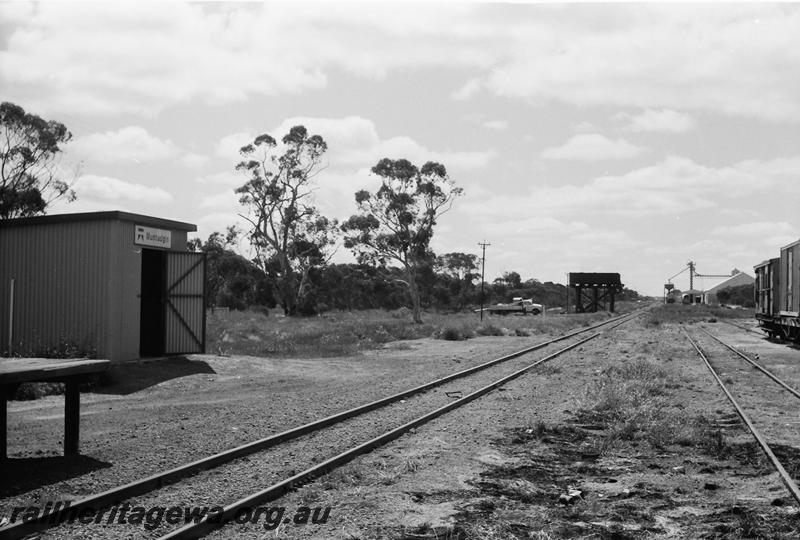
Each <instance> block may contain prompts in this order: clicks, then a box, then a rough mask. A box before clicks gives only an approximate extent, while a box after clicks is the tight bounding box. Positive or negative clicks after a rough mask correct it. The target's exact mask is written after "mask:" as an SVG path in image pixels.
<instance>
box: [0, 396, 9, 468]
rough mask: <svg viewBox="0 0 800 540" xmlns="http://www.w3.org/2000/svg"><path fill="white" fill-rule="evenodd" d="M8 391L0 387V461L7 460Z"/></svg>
mask: <svg viewBox="0 0 800 540" xmlns="http://www.w3.org/2000/svg"><path fill="white" fill-rule="evenodd" d="M7 437H8V390H7V389H6V386H5V385H0V461H5V460H6V458H8V439H7Z"/></svg>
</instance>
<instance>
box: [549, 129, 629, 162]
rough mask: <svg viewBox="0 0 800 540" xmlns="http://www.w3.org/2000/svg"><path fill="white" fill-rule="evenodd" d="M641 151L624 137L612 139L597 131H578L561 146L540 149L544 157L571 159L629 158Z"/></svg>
mask: <svg viewBox="0 0 800 540" xmlns="http://www.w3.org/2000/svg"><path fill="white" fill-rule="evenodd" d="M641 153H642V149H641V148H639V147H638V146H636V145H634V144H631V143H629V142H628V141H626V140H624V139H616V140H612V139H609V138H608V137H605V136H603V135H600V134H599V133H579V134H577V135H574V136H573V137H572V138H570V139H569V140H568V141H567V142H565V143H564V144H562V145H561V146H555V147H551V148H546V149H544V150H543V151H542V154H541V155H542V157H543V158H545V159H573V160H582V161H600V160H607V159H629V158H632V157H636V156H638V155H639V154H641Z"/></svg>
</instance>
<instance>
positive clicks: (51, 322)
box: [0, 211, 205, 360]
mask: <svg viewBox="0 0 800 540" xmlns="http://www.w3.org/2000/svg"><path fill="white" fill-rule="evenodd" d="M195 230H197V228H196V227H195V225H192V224H190V223H183V222H179V221H172V220H167V219H161V218H155V217H151V216H143V215H139V214H131V213H127V212H119V211H113V212H92V213H79V214H64V215H50V216H40V217H33V218H22V219H11V220H5V221H0V261H1V264H0V352H3V353H5V354H9V353H10V354H14V355H28V356H52V355H53V354H57V353H58V352H59V351H62V352H67V351H66V350H67V349H71V350H72V351H73V352H76V351H77V352H83V353H88V354H93V355H95V356H96V357H97V358H108V359H110V360H127V359H133V358H138V357H140V356H141V355H142V354H141V353H142V349H143V345H145V344H146V342H148V339H152V335H150V334H158V333H160V332H162V331H163V332H164V333H165V334H166V332H167V327H168V326H169V325H172V324H177V325H179V326H180V325H181V322H180V320H183V321H184V323H186V324H184V326H185V327H189V330H190V331H188V332H186V331H184V332H183V333H181V332H173V333H172V334H171V335H170V336H167V335H165V336H164V337H163V339H162V338H160V337H157V339H156V342H157V343H163V344H164V346H162V347H161V348H160V349H159V348H158V347H156V348H151V349H150V351H149V352H150V353H151V355H155V356H158V355H161V354H168V353H169V352H170V351H171V350H172V349H179V348H180V347H177V345H183V346H185V347H186V348H185V349H184V350H180V351H178V350H175V351H174V352H200V351H202V349H204V343H202V342H203V341H204V332H205V320H204V313H205V310H204V307H205V306H204V305H203V302H202V298H199V297H198V291H199V294H200V295H202V292H203V285H204V280H205V277H204V265H199V266H200V269H199V271H196V272H190V273H189V274H188V275H186V276H183V273H184V272H185V270H186V269H187V264H190V263H191V264H195V263H197V261H198V260H202V259H203V256H202V254H196V253H190V252H188V251H187V246H186V240H187V233H188V232H190V231H195ZM159 253H161V254H162V255H160V256H158V257H150V258H147V257H144V256H143V255H152V254H159ZM181 257H183V258H184V259H186V260H183V261H181V260H179V259H180V258H181ZM187 258H190V259H191V261H189V260H188V259H187ZM149 259H153V260H155V261H156V263H152V264H151V263H147V262H146V260H149ZM176 261H177V262H176ZM153 264H156V265H162V266H163V268H158V267H157V266H153ZM143 268H144V269H145V272H143ZM153 276H155V278H153ZM159 276H163V277H159ZM170 279H171V280H172V282H169V281H167V280H170ZM176 280H177V282H176ZM189 282H191V283H190V284H188V283H189ZM168 283H169V285H167V284H168ZM173 285H174V287H173V291H172V292H173V296H174V297H175V298H174V300H175V303H178V304H180V302H181V301H182V302H183V304H184V306H180V305H179V306H178V309H177V310H176V311H177V312H178V315H177V316H176V315H175V314H173V313H172V312H171V311H170V309H171V308H170V302H169V301H168V300H169V298H168V296H169V295H168V293H169V292H170V291H168V289H169V287H171V286H173ZM176 289H180V292H181V295H184V296H182V297H181V298H185V300H179V298H178V295H177V294H175V293H174V291H175V290H176ZM143 292H144V293H145V294H143ZM146 296H149V297H153V298H158V299H160V300H161V303H162V306H161V307H158V306H157V303H156V302H152V303H151V304H147V303H146V302H145V300H144V298H145V297H146ZM198 299H199V304H198ZM189 304H191V305H189ZM187 306H188V307H187ZM181 309H183V310H184V311H185V312H184V313H181V312H180V310H181ZM153 310H156V311H153ZM159 310H163V311H164V312H165V313H164V314H160V312H159ZM153 318H155V319H157V320H158V321H159V322H160V327H158V326H151V328H150V329H149V331H148V332H142V331H141V328H142V322H143V321H145V323H146V322H147V320H149V319H153ZM186 319H189V320H188V322H187V320H186ZM175 321H178V322H177V323H176V322H175ZM201 327H202V328H201ZM182 329H183V330H186V329H185V328H182ZM183 334H194V335H195V337H198V339H194V340H191V339H188V338H186V336H185V335H183ZM198 334H200V336H202V337H199V336H198ZM168 342H169V343H170V345H175V346H176V347H172V348H170V347H167V346H166V344H167V343H168ZM198 342H200V343H198ZM146 348H147V347H145V349H146ZM146 352H147V351H146ZM153 353H160V354H153Z"/></svg>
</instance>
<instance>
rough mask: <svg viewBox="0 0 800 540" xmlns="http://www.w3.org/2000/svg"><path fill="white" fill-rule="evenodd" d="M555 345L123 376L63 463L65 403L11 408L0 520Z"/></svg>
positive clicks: (102, 396)
mask: <svg viewBox="0 0 800 540" xmlns="http://www.w3.org/2000/svg"><path fill="white" fill-rule="evenodd" d="M601 318H602V317H601V316H599V315H597V316H587V317H582V318H580V319H576V320H575V323H576V325H577V326H578V327H580V325H581V324H583V323H584V321H590V320H600V319H601ZM552 337H556V335H549V334H539V335H536V336H532V337H528V338H525V337H481V338H476V339H471V340H469V341H462V342H445V341H437V340H431V339H423V340H413V341H405V342H393V343H389V344H387V346H386V347H385V348H384V349H381V350H377V351H370V352H368V353H365V354H361V355H358V356H356V357H349V358H320V359H263V358H254V357H215V356H211V355H197V356H191V357H189V358H188V359H170V360H158V361H150V362H142V363H137V364H131V365H126V366H121V367H116V368H115V369H116V372H115V373H114V374H113V375H114V378H115V381H116V382H115V384H113V385H112V386H109V387H106V388H103V389H101V390H99V391H98V393H85V394H82V396H81V400H82V409H81V430H82V433H81V451H82V456H80V457H77V458H64V457H62V456H60V455H59V454H60V452H61V449H60V446H61V438H62V431H61V430H62V422H63V420H62V418H63V416H62V415H63V398H61V397H60V396H49V397H47V398H43V399H40V400H37V401H32V402H11V403H10V404H9V455H10V457H11V458H12V459H11V462H10V465H9V467H8V468H7V469H6V471H7V472H8V475H6V477H7V478H9V480H10V481H9V482H4V483H3V486H2V497H3V498H2V501H0V505H1V506H0V513H2V514H5V513H10V510H11V509H12V508H14V507H18V506H27V505H40V504H43V503H44V502H45V501H55V500H72V499H76V498H80V497H82V496H86V495H88V494H91V493H97V492H99V491H102V490H104V489H108V488H110V487H113V486H117V485H120V484H123V483H126V482H129V481H132V480H135V479H138V478H142V477H144V476H147V475H149V474H153V473H155V472H158V471H160V470H164V469H166V468H169V467H173V466H176V465H179V464H181V463H185V462H187V461H191V460H194V459H198V458H200V457H204V456H207V455H210V454H213V453H215V452H219V451H221V450H225V449H228V448H231V447H233V446H237V445H239V444H243V443H245V442H249V441H252V440H255V439H258V438H261V437H264V436H267V435H269V434H271V433H276V432H279V431H284V430H286V429H289V428H291V427H294V426H297V425H301V424H304V423H306V422H308V421H311V420H314V419H317V418H320V417H323V416H327V415H329V414H332V413H334V412H338V411H341V410H344V409H347V408H350V407H353V406H356V405H359V404H362V403H365V402H368V401H371V400H373V399H376V398H378V397H382V396H383V395H385V394H388V393H392V392H397V391H400V390H404V389H406V388H410V387H413V386H415V385H418V384H421V383H423V382H427V381H429V380H432V379H435V378H437V377H440V376H443V375H445V374H448V373H451V372H453V371H458V370H461V369H464V368H466V367H469V366H472V365H476V364H479V363H482V362H485V361H487V360H490V359H492V358H496V357H498V356H500V355H502V354H507V353H509V352H512V351H516V350H519V349H521V348H524V347H527V346H530V345H532V344H535V343H539V342H541V341H545V340H546V339H549V338H552ZM100 392H102V393H100ZM301 451H302V450H301ZM287 452H288V451H287ZM286 461H289V462H290V463H293V462H295V461H299V458H297V457H295V456H294V455H292V454H288V458H287V459H286Z"/></svg>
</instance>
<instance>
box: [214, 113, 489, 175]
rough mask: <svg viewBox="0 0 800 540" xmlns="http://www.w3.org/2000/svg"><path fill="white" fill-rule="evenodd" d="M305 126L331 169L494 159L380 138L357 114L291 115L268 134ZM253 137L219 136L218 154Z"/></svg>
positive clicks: (476, 163) (234, 150)
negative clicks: (322, 145)
mask: <svg viewBox="0 0 800 540" xmlns="http://www.w3.org/2000/svg"><path fill="white" fill-rule="evenodd" d="M297 125H302V126H305V127H306V129H307V130H308V132H309V134H312V135H313V134H317V135H321V136H322V138H323V139H325V142H326V143H327V144H328V151H327V153H326V154H325V158H324V159H325V160H326V162H327V163H328V164H329V165H330V167H331V168H334V169H343V168H344V169H349V170H354V169H359V168H363V167H367V166H369V167H371V166H372V165H375V164H376V163H377V162H378V161H379V160H380V159H382V158H384V157H388V158H392V159H399V158H406V159H408V160H409V161H411V162H412V163H415V164H417V165H422V164H423V163H425V162H426V161H438V162H440V163H442V164H444V165H445V167H447V168H448V170H453V169H455V170H465V169H474V168H481V167H485V166H486V165H488V164H489V162H490V161H491V160H492V159H493V158H494V156H495V152H494V151H493V150H482V151H455V150H431V149H429V148H427V147H425V146H423V145H422V144H420V143H418V142H417V141H415V140H414V139H412V138H410V137H405V136H397V137H391V138H389V139H381V138H380V136H379V135H378V131H377V129H376V127H375V124H374V122H372V120H369V119H366V118H362V117H360V116H347V117H344V118H318V117H300V116H298V117H293V118H287V119H285V120H283V122H281V123H280V124H279V125H278V126H276V127H275V128H274V129H272V130H270V131H269V133H270V134H271V135H272V136H273V137H274V138H275V139H276V140H277V141H280V139H281V138H283V136H284V135H285V134H286V133H288V132H289V130H290V129H291V128H292V127H293V126H297ZM252 140H253V136H252V135H250V134H248V133H244V132H241V133H234V134H231V135H228V136H226V137H223V138H222V139H221V140H220V141H219V143H218V144H217V154H218V155H219V156H223V157H227V158H231V156H232V155H234V154H235V155H238V151H239V148H241V146H243V145H244V144H247V143H248V142H251V141H252Z"/></svg>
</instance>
